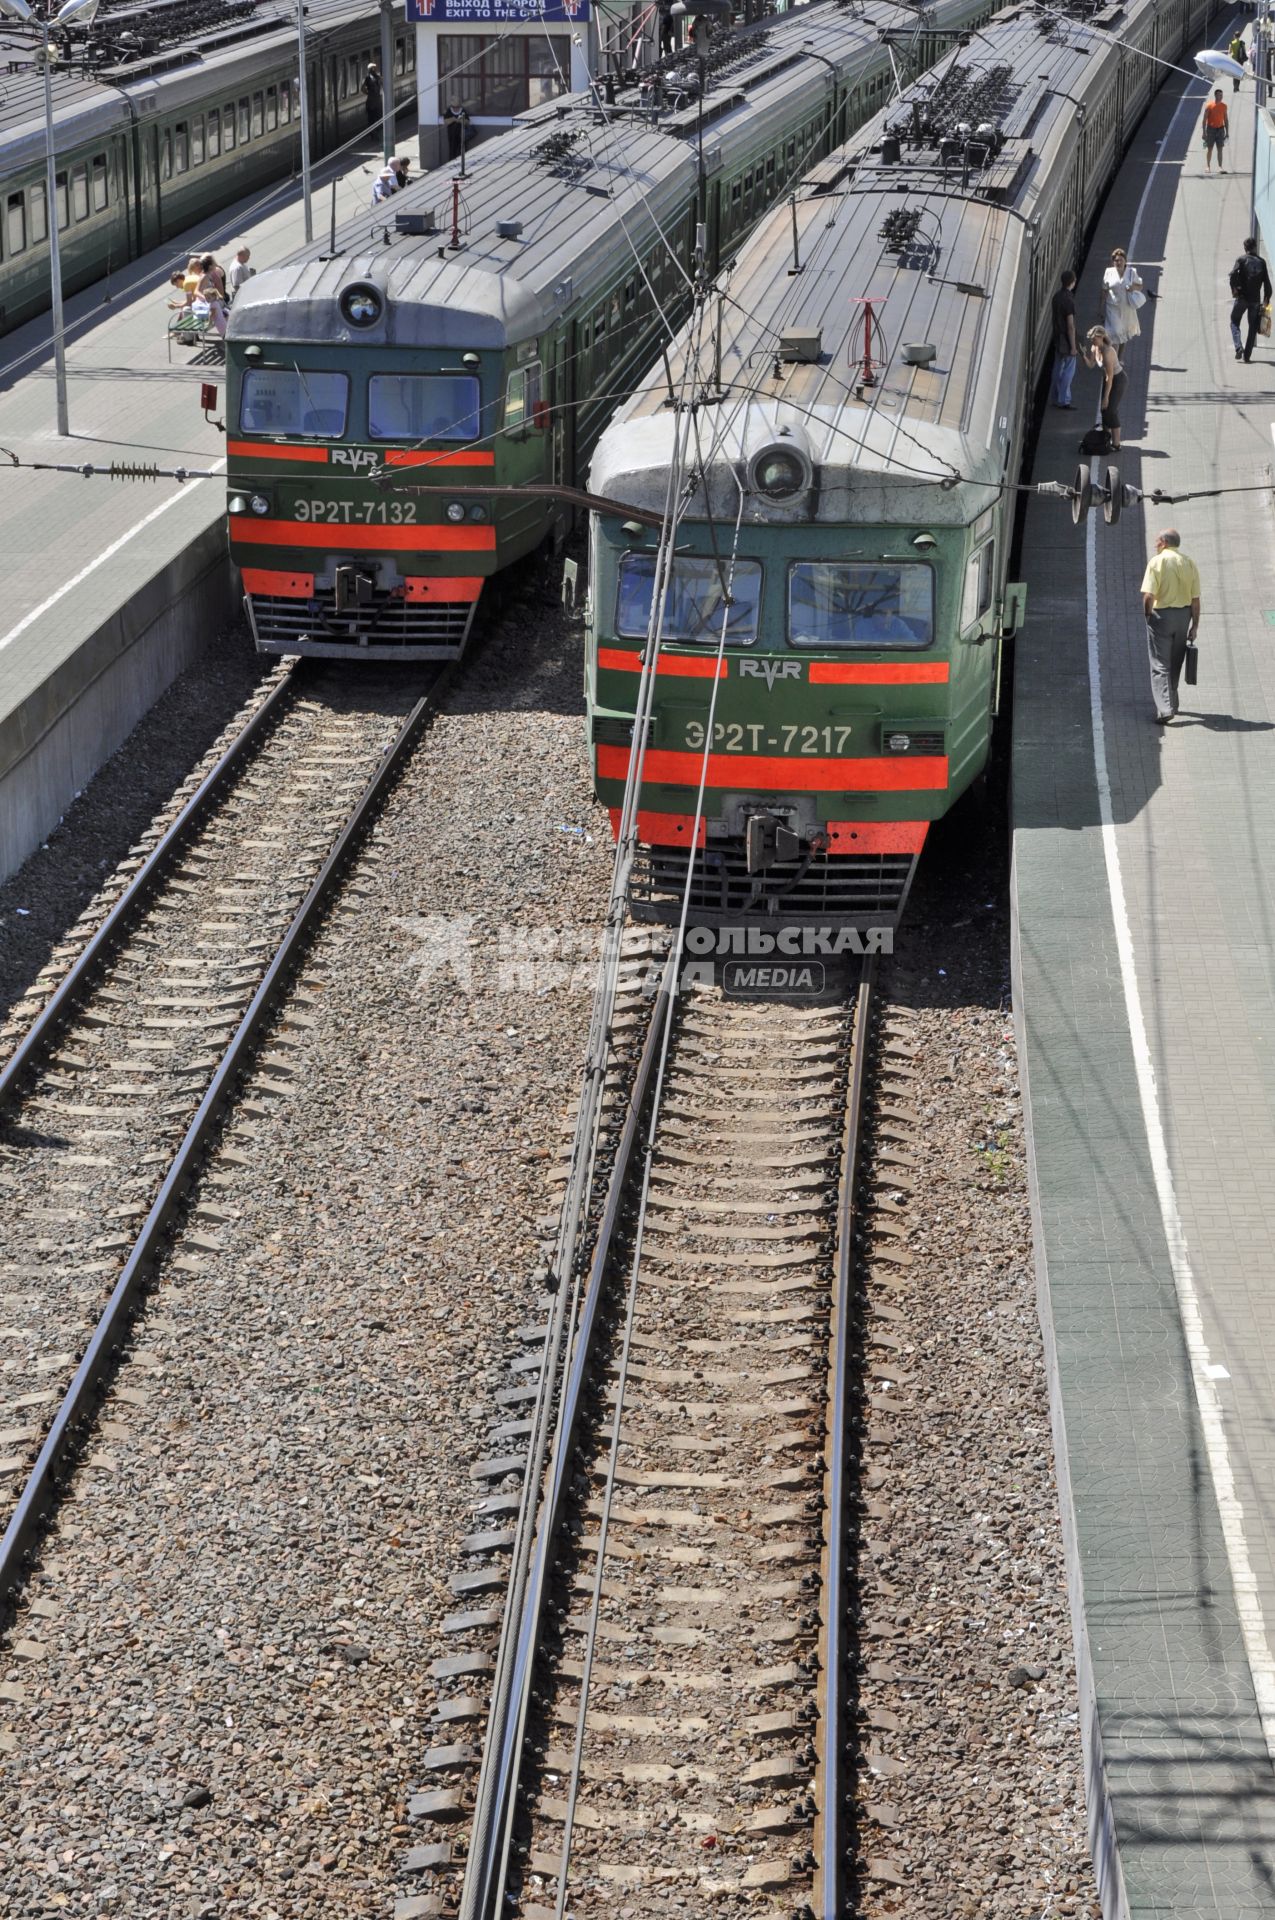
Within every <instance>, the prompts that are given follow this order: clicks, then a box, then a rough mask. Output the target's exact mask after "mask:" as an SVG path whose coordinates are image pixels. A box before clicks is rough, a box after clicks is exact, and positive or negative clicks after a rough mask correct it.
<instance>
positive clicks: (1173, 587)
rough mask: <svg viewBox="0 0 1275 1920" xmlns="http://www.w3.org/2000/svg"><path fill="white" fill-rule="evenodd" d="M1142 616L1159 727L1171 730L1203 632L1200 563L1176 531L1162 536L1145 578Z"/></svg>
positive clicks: (1170, 528)
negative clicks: (1186, 669)
mask: <svg viewBox="0 0 1275 1920" xmlns="http://www.w3.org/2000/svg"><path fill="white" fill-rule="evenodd" d="M1142 611H1143V615H1144V616H1145V619H1146V623H1147V652H1148V654H1149V655H1150V660H1151V693H1152V697H1153V698H1154V700H1155V717H1156V725H1157V726H1161V727H1167V726H1168V724H1169V722H1170V720H1172V718H1173V716H1174V714H1175V713H1176V712H1177V710H1178V681H1179V680H1180V679H1181V678H1182V664H1183V662H1184V660H1185V659H1186V650H1187V643H1188V641H1192V640H1194V639H1195V636H1196V634H1197V633H1198V632H1199V628H1200V575H1199V571H1198V569H1197V567H1196V564H1195V562H1194V560H1192V559H1190V558H1189V557H1188V555H1186V554H1185V553H1183V551H1182V536H1181V534H1180V533H1179V532H1178V530H1177V528H1176V527H1165V529H1164V531H1163V532H1162V533H1160V534H1158V535H1157V536H1156V543H1155V552H1154V553H1153V554H1152V556H1151V558H1150V560H1148V562H1147V570H1146V572H1145V573H1144V574H1143V576H1142Z"/></svg>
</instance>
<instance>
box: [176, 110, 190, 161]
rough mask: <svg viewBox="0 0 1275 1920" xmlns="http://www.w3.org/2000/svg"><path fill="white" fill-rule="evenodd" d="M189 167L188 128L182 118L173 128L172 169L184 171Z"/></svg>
mask: <svg viewBox="0 0 1275 1920" xmlns="http://www.w3.org/2000/svg"><path fill="white" fill-rule="evenodd" d="M189 169H190V130H189V128H188V127H187V125H186V122H185V121H184V120H179V121H178V122H177V125H176V126H175V127H174V128H173V170H174V172H176V173H186V172H188V171H189Z"/></svg>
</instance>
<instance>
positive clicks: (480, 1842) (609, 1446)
mask: <svg viewBox="0 0 1275 1920" xmlns="http://www.w3.org/2000/svg"><path fill="white" fill-rule="evenodd" d="M875 996H876V986H875V980H874V978H873V976H872V975H871V973H869V974H868V975H865V977H864V979H863V980H862V982H861V983H860V984H858V985H857V986H856V987H855V988H854V989H853V990H848V991H847V994H846V997H845V998H843V999H842V1000H840V1001H838V1002H836V1003H835V1004H829V1005H827V1006H820V1007H807V1008H804V1009H803V1008H799V1007H795V1006H782V1005H777V1004H764V1003H758V1002H744V1001H739V1000H731V999H727V998H724V997H723V996H722V995H721V994H720V993H719V992H718V991H717V990H716V989H707V988H699V987H692V988H691V989H690V990H689V991H687V992H683V993H681V994H677V995H674V994H672V993H671V992H670V991H669V985H668V980H667V978H666V984H665V987H664V989H663V990H662V991H661V993H660V996H659V998H658V1000H657V1002H656V1006H655V1010H654V1012H653V1014H652V1016H651V1020H650V1025H649V1028H648V1030H647V1034H646V1040H645V1047H644V1051H643V1054H642V1059H641V1062H640V1063H639V1065H638V1068H637V1071H636V1073H635V1074H634V1076H633V1080H632V1088H631V1091H630V1092H629V1093H628V1096H627V1097H628V1101H629V1106H628V1113H627V1121H626V1124H625V1127H624V1132H623V1137H622V1139H621V1140H620V1141H619V1144H618V1147H617V1148H616V1150H615V1159H614V1167H613V1171H612V1175H611V1186H610V1192H609V1195H608V1199H607V1203H606V1207H605V1211H604V1214H603V1217H602V1220H601V1224H600V1227H599V1231H598V1239H597V1243H596V1246H595V1247H594V1250H593V1254H592V1268H591V1274H590V1280H589V1285H588V1287H587V1289H585V1291H584V1297H583V1303H582V1307H581V1311H580V1315H579V1319H578V1325H577V1331H576V1335H575V1341H574V1348H573V1352H572V1358H571V1363H570V1366H569V1368H567V1369H565V1370H564V1374H563V1378H562V1380H561V1382H554V1381H552V1380H547V1381H543V1382H542V1389H541V1390H542V1392H551V1391H553V1390H554V1389H555V1388H558V1389H559V1393H558V1412H557V1420H558V1426H557V1435H556V1439H555V1443H554V1448H553V1456H552V1460H551V1463H550V1468H549V1471H548V1473H547V1475H546V1477H545V1481H544V1485H543V1489H538V1490H533V1493H534V1492H538V1500H537V1501H535V1502H534V1504H535V1505H536V1506H537V1508H538V1533H537V1539H536V1552H535V1555H534V1556H533V1561H532V1566H531V1569H530V1573H529V1576H528V1577H527V1579H526V1580H525V1581H524V1582H523V1584H522V1586H521V1587H519V1588H517V1589H516V1590H515V1592H514V1595H513V1597H512V1600H511V1603H510V1609H509V1612H510V1616H511V1617H510V1618H508V1619H506V1622H505V1629H504V1636H503V1642H502V1650H501V1654H500V1657H499V1658H494V1657H493V1656H492V1654H491V1653H490V1652H469V1653H462V1654H461V1655H460V1656H459V1657H458V1658H453V1659H450V1660H449V1659H444V1660H442V1661H440V1662H438V1663H436V1666H435V1669H434V1672H435V1676H436V1678H437V1679H438V1681H439V1683H440V1692H441V1693H442V1696H443V1697H442V1700H441V1704H440V1708H439V1714H438V1723H437V1724H438V1737H439V1739H440V1741H441V1740H445V1739H447V1738H448V1737H449V1736H448V1733H447V1732H446V1731H445V1729H450V1730H451V1736H452V1738H453V1744H451V1745H440V1746H438V1747H436V1748H435V1749H434V1750H433V1753H432V1756H431V1760H430V1764H431V1765H432V1766H433V1767H434V1768H435V1770H436V1771H435V1774H434V1779H435V1781H436V1782H438V1783H439V1784H438V1785H436V1786H435V1787H434V1789H433V1790H432V1791H427V1792H425V1793H423V1794H421V1795H419V1796H418V1797H417V1800H416V1802H415V1805H414V1807H413V1809H412V1810H413V1812H415V1813H416V1814H418V1815H419V1816H422V1817H427V1818H432V1819H434V1820H436V1821H437V1822H438V1825H437V1837H436V1838H433V1839H431V1838H430V1836H429V1833H428V1830H426V1831H425V1832H423V1834H422V1838H423V1839H424V1841H425V1844H423V1845H422V1846H420V1847H418V1848H416V1849H414V1851H413V1854H412V1855H411V1856H409V1860H408V1867H409V1870H412V1871H415V1872H416V1873H417V1874H418V1875H424V1876H425V1878H424V1880H421V1879H419V1878H418V1879H417V1880H416V1881H415V1882H414V1884H416V1885H422V1884H424V1885H426V1886H428V1887H430V1888H431V1889H432V1891H431V1892H430V1893H426V1894H424V1895H422V1896H420V1897H421V1898H422V1899H423V1900H424V1901H425V1902H426V1904H425V1905H423V1906H422V1907H421V1908H420V1909H419V1911H421V1912H427V1911H428V1912H438V1913H451V1912H458V1913H459V1914H460V1915H461V1916H463V1920H494V1916H496V1915H497V1914H504V1913H510V1914H517V1915H519V1916H522V1920H563V1917H564V1916H565V1915H568V1914H569V1915H572V1916H577V1917H578V1920H584V1917H585V1916H587V1915H591V1914H602V1913H610V1912H614V1911H617V1910H618V1911H619V1912H620V1913H621V1914H624V1913H631V1914H632V1915H634V1916H639V1915H640V1916H641V1917H642V1920H647V1917H648V1916H653V1915H656V1914H659V1913H662V1912H669V1913H673V1912H677V1913H685V1912H686V1911H688V1910H695V1909H696V1903H697V1902H698V1901H700V1900H704V1899H711V1901H712V1903H713V1907H714V1911H719V1910H720V1911H724V1912H736V1911H738V1912H741V1913H743V1912H747V1913H748V1914H749V1915H761V1916H769V1915H774V1916H779V1915H781V1914H782V1915H784V1916H785V1917H786V1920H791V1916H793V1915H794V1913H798V1914H799V1913H803V1912H804V1913H810V1914H818V1915H819V1916H820V1920H832V1917H833V1916H837V1915H840V1914H842V1913H845V1912H847V1911H849V1907H848V1899H849V1894H850V1889H851V1886H852V1884H853V1881H854V1878H855V1875H856V1873H857V1872H858V1871H859V1851H858V1841H857V1836H856V1834H855V1833H854V1831H853V1830H852V1829H853V1813H852V1802H853V1799H854V1787H855V1773H856V1768H857V1764H858V1744H859V1726H858V1718H857V1715H856V1710H855V1698H856V1673H857V1654H856V1651H855V1650H854V1649H852V1648H849V1647H848V1646H847V1645H846V1636H847V1634H848V1633H849V1631H850V1628H851V1624H852V1618H853V1612H854V1592H853V1590H854V1584H855V1538H856V1532H857V1516H858V1514H859V1512H860V1503H861V1496H860V1493H859V1488H858V1456H859V1449H860V1446H861V1443H862V1437H863V1433H864V1431H865V1427H866V1424H867V1414H868V1409H869V1407H870V1405H871V1393H870V1383H871V1378H872V1374H871V1369H870V1368H869V1367H868V1366H867V1364H866V1360H865V1354H866V1350H867V1345H868V1341H869V1338H870V1334H869V1331H868V1329H867V1325H866V1308H865V1305H864V1290H863V1286H862V1279H863V1273H862V1263H863V1261H864V1259H865V1257H866V1256H867V1254H868V1253H869V1252H870V1250H871V1248H872V1247H873V1245H874V1244H875V1243H876V1235H877V1232H878V1230H880V1231H881V1232H884V1233H885V1234H886V1235H889V1234H890V1233H891V1232H897V1231H898V1221H897V1210H896V1206H895V1199H894V1197H893V1196H894V1194H895V1191H896V1190H895V1185H894V1179H893V1175H894V1169H893V1167H892V1166H890V1165H888V1164H886V1165H884V1166H883V1167H882V1170H881V1171H880V1172H879V1173H878V1172H876V1171H873V1169H872V1168H871V1167H868V1168H867V1169H865V1166H864V1153H865V1148H864V1141H865V1135H866V1132H867V1131H868V1130H869V1129H870V1124H871V1113H872V1102H873V1096H872V1092H871V1085H872V1081H873V1079H874V1076H876V1077H880V1066H879V1063H880V1062H881V1061H885V1062H886V1066H887V1068H888V1063H889V1055H890V1053H891V1052H892V1051H895V1052H897V1050H898V1049H899V1048H901V1047H905V1046H906V1041H905V1039H904V1038H903V1037H902V1036H901V1035H900V1032H899V1031H898V1030H897V1020H898V1016H895V1015H887V1016H881V1015H880V1013H879V1012H878V1010H877V1007H876V1002H875ZM874 1058H875V1059H876V1061H877V1062H878V1064H877V1065H876V1066H874ZM883 1084H884V1086H885V1089H886V1092H887V1093H888V1091H889V1081H888V1075H887V1077H886V1078H885V1079H884V1081H883ZM882 1130H883V1133H884V1135H885V1136H886V1137H885V1139H884V1141H883V1142H882V1146H883V1155H882V1158H883V1161H884V1162H887V1163H888V1162H889V1161H890V1159H891V1156H892V1155H893V1157H895V1158H897V1157H898V1156H897V1150H896V1149H895V1148H894V1147H893V1146H892V1143H891V1141H890V1138H889V1135H890V1126H889V1121H888V1118H887V1119H886V1121H885V1123H884V1125H883V1129H882ZM549 1304H550V1302H549V1300H548V1299H546V1300H545V1301H544V1302H542V1306H548V1305H549ZM527 1331H528V1333H530V1332H532V1331H534V1330H533V1329H528V1330H527ZM524 1397H525V1398H526V1399H530V1398H531V1395H530V1393H529V1392H526V1391H525V1392H524ZM509 1411H510V1412H513V1411H515V1409H513V1408H512V1407H511V1408H510V1409H509ZM533 1426H534V1419H532V1420H529V1421H527V1422H525V1423H524V1430H526V1429H527V1428H531V1427H533ZM516 1431H517V1427H516V1424H513V1423H511V1424H510V1426H509V1427H508V1428H507V1432H508V1434H509V1436H510V1437H512V1436H513V1434H514V1433H515V1432H516ZM483 1464H484V1466H486V1467H488V1468H496V1467H499V1466H501V1465H502V1464H504V1465H506V1466H511V1465H512V1466H513V1467H514V1469H515V1474H516V1473H517V1471H518V1467H517V1462H516V1459H515V1457H514V1456H512V1455H507V1456H505V1458H504V1460H503V1462H502V1460H501V1459H499V1458H497V1459H493V1460H491V1461H488V1462H485V1463H483ZM513 1484H514V1482H513V1481H512V1480H510V1481H506V1482H505V1483H503V1487H502V1490H501V1491H500V1492H498V1493H497V1494H496V1495H495V1500H496V1501H498V1502H499V1503H501V1504H502V1509H503V1511H504V1513H505V1514H506V1515H508V1513H509V1511H510V1509H511V1508H512V1507H514V1506H515V1505H516V1504H517V1494H516V1492H513V1491H511V1490H510V1488H511V1487H512V1486H513ZM527 1502H528V1504H532V1503H533V1496H532V1494H529V1495H528V1496H527ZM484 1506H485V1507H486V1512H485V1513H484V1512H483V1508H484ZM479 1512H480V1518H479V1520H478V1522H477V1524H478V1525H480V1526H483V1525H486V1526H487V1527H490V1528H495V1527H497V1526H498V1525H500V1524H501V1522H500V1520H499V1519H498V1517H497V1515H496V1514H495V1512H494V1511H493V1508H492V1496H491V1495H488V1496H487V1497H486V1500H485V1501H484V1502H480V1508H479ZM514 1537H515V1536H514V1532H513V1530H512V1529H510V1530H509V1531H507V1532H505V1533H502V1534H498V1533H496V1532H494V1531H493V1532H490V1533H487V1534H481V1533H480V1534H476V1535H475V1536H473V1543H472V1545H473V1550H474V1551H475V1553H476V1554H479V1555H481V1554H483V1553H484V1552H485V1553H486V1554H487V1556H488V1560H489V1562H494V1561H495V1559H496V1558H497V1556H498V1554H499V1553H500V1552H502V1551H504V1550H506V1549H508V1548H509V1547H511V1546H512V1544H513V1541H514ZM503 1578H504V1576H503V1575H502V1574H500V1573H498V1572H497V1570H496V1568H495V1566H494V1564H492V1565H489V1569H488V1572H487V1573H486V1574H484V1573H483V1572H481V1571H475V1572H473V1573H471V1574H470V1575H468V1576H467V1585H468V1587H469V1590H470V1591H471V1592H472V1591H474V1590H475V1589H478V1588H486V1587H490V1586H496V1585H499V1584H501V1583H502V1581H503ZM486 1597H487V1598H490V1596H489V1595H487V1596H486ZM494 1617H495V1615H494V1610H492V1609H491V1608H490V1607H489V1608H488V1609H487V1611H486V1613H485V1614H484V1615H483V1616H482V1618H483V1620H484V1621H486V1622H490V1621H491V1620H492V1619H493V1618H494ZM468 1618H469V1620H470V1621H471V1622H472V1623H477V1622H478V1620H479V1615H478V1614H477V1613H475V1614H472V1615H470V1616H468ZM479 1674H483V1675H489V1676H490V1680H489V1699H488V1700H487V1701H486V1702H485V1703H484V1709H483V1710H484V1711H485V1712H486V1714H487V1735H486V1740H485V1743H484V1746H483V1759H482V1767H481V1771H480V1772H478V1773H477V1778H476V1780H475V1777H474V1774H475V1769H474V1765H473V1761H474V1758H475V1756H476V1752H477V1748H476V1747H475V1746H474V1745H473V1744H472V1736H471V1743H470V1744H469V1745H466V1746H462V1745H461V1744H460V1743H458V1742H456V1741H455V1739H454V1735H455V1728H456V1723H457V1722H458V1721H460V1722H464V1721H466V1720H468V1721H469V1722H470V1723H471V1724H472V1722H473V1721H474V1719H475V1718H476V1716H477V1715H478V1713H479V1711H480V1709H479V1703H478V1702H477V1701H476V1700H475V1698H474V1693H475V1690H476V1687H477V1686H479V1685H483V1683H482V1682H480V1681H477V1680H476V1678H475V1676H476V1675H479ZM487 1691H488V1687H487V1686H486V1685H484V1692H487ZM448 1782H450V1784H444V1783H448ZM458 1821H460V1823H461V1831H462V1833H463V1832H464V1831H465V1828H466V1827H468V1833H467V1836H466V1837H465V1838H464V1839H459V1840H458V1838H457V1822H458ZM449 1834H450V1836H451V1837H450V1838H448V1837H447V1835H449ZM688 1902H689V1903H690V1906H689V1908H688Z"/></svg>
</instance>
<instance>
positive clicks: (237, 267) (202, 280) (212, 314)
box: [168, 247, 257, 340]
mask: <svg viewBox="0 0 1275 1920" xmlns="http://www.w3.org/2000/svg"><path fill="white" fill-rule="evenodd" d="M250 259H251V253H250V250H249V249H248V248H247V247H240V248H239V250H238V252H237V253H236V254H235V261H234V265H233V266H232V267H231V269H230V271H229V272H228V273H227V271H226V269H225V268H224V267H221V266H219V265H218V264H217V260H216V258H215V256H214V255H213V254H211V253H204V254H199V253H192V254H191V256H190V258H189V260H187V262H186V266H185V270H184V271H182V272H179V273H174V274H171V275H170V276H169V282H168V284H169V286H170V287H171V288H172V289H173V298H172V299H170V301H169V302H168V305H169V307H170V309H171V310H172V311H173V312H175V313H176V315H177V323H174V324H179V323H180V322H181V320H182V319H183V318H184V317H187V316H188V317H189V318H190V319H191V320H192V321H198V322H201V323H203V322H208V323H210V324H211V325H212V327H213V330H214V331H215V332H216V333H217V334H218V335H219V336H220V337H221V338H222V339H223V340H224V339H225V337H226V323H227V320H228V319H229V315H230V303H231V301H232V300H233V299H234V297H235V295H236V294H237V293H238V291H239V289H240V287H242V286H243V284H244V282H245V281H247V280H251V278H252V276H253V274H254V273H255V272H256V271H257V269H256V268H255V267H253V266H250V265H249V261H250ZM191 330H192V332H193V331H194V328H193V327H192V329H191Z"/></svg>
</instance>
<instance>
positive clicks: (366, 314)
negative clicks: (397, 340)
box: [338, 284, 385, 327]
mask: <svg viewBox="0 0 1275 1920" xmlns="http://www.w3.org/2000/svg"><path fill="white" fill-rule="evenodd" d="M338 304H339V306H340V309H341V316H342V318H343V319H345V320H348V321H349V323H350V325H351V326H352V327H374V326H375V325H376V323H377V321H378V320H379V319H380V317H381V314H382V313H383V312H384V310H385V302H384V300H383V299H382V297H381V291H380V288H379V287H369V286H367V285H366V284H364V285H360V286H357V287H347V288H346V289H345V292H344V293H343V294H342V295H341V298H340V301H339V302H338Z"/></svg>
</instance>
